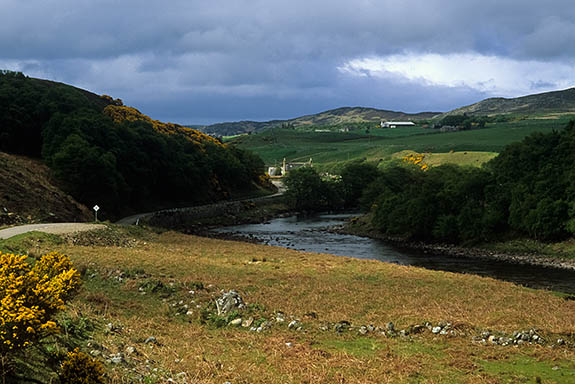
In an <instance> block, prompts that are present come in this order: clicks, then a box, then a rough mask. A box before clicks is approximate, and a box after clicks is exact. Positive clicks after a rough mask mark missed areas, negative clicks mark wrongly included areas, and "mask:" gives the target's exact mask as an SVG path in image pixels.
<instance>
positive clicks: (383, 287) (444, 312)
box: [0, 228, 575, 384]
mask: <svg viewBox="0 0 575 384" xmlns="http://www.w3.org/2000/svg"><path fill="white" fill-rule="evenodd" d="M109 232H110V233H106V232H105V231H104V232H102V231H99V232H94V233H92V234H90V233H85V234H82V235H78V236H77V237H75V238H73V239H71V241H70V240H69V241H67V242H62V241H56V240H55V238H46V237H42V241H41V242H38V241H35V240H34V239H33V237H34V236H35V235H30V236H29V238H28V239H27V240H25V239H23V238H21V239H20V240H19V242H20V246H28V247H31V250H32V251H33V252H34V253H37V252H41V251H42V249H50V250H52V249H57V250H60V251H63V252H65V253H67V254H68V255H70V257H71V258H72V260H73V262H74V263H75V265H76V266H77V267H78V268H79V269H80V270H82V271H84V277H83V281H84V288H83V290H82V292H81V293H80V295H79V296H78V297H77V298H76V299H75V300H74V301H73V302H72V304H71V306H70V307H69V309H68V310H67V313H66V316H65V317H66V318H67V321H68V323H70V324H93V330H92V331H91V332H90V333H89V338H88V339H87V340H85V341H84V344H83V349H84V350H86V351H90V350H93V349H97V350H99V351H102V355H101V357H100V358H104V357H106V356H108V355H110V354H115V353H118V352H119V353H122V354H123V356H124V361H123V362H122V363H120V364H112V363H110V364H107V370H108V372H109V377H110V381H111V382H113V383H127V382H144V383H164V382H167V380H168V379H169V378H171V379H173V380H174V382H179V383H184V382H187V383H220V384H221V383H224V382H230V383H234V384H235V383H536V382H543V383H574V382H575V363H574V361H575V350H574V349H573V348H572V347H565V346H557V347H553V348H552V347H550V346H549V345H550V344H552V343H553V341H554V340H556V339H557V337H563V338H565V339H566V340H568V342H572V340H571V338H572V335H573V332H574V331H575V301H572V300H565V299H564V298H562V297H561V295H558V294H554V293H552V292H545V291H535V290H531V289H527V288H522V287H518V286H515V285H513V284H510V283H506V282H500V281H496V280H493V279H489V278H481V277H476V276H470V275H459V274H453V273H447V272H438V271H430V270H424V269H419V268H414V267H405V266H398V265H392V264H386V263H381V262H377V261H369V260H359V259H351V258H345V257H337V256H330V255H321V254H312V253H304V252H298V251H292V250H287V249H283V248H273V247H267V246H262V245H254V244H247V243H239V242H231V241H221V240H214V239H206V238H199V237H194V236H188V235H183V234H177V233H173V232H167V233H162V234H156V233H152V232H147V231H144V230H137V229H122V228H115V229H112V230H110V231H109ZM30 237H31V238H30ZM110 239H111V240H110ZM22 244H24V245H22ZM17 246H18V244H14V243H13V244H12V247H17ZM1 247H2V244H0V248H1ZM230 289H235V290H237V291H238V292H239V293H240V295H241V296H242V297H243V299H244V301H245V303H246V305H247V308H246V309H245V311H244V312H243V313H238V314H237V316H242V317H243V318H244V319H245V318H247V317H253V318H254V321H255V323H257V324H262V323H263V321H264V319H265V320H266V321H270V324H272V325H271V326H270V328H269V329H266V330H264V331H263V332H251V331H249V330H248V329H247V328H242V327H232V326H228V325H226V323H227V321H229V320H230V319H231V318H227V319H218V318H214V317H209V316H208V317H206V313H209V311H210V308H213V303H214V300H215V299H216V298H217V297H218V296H219V295H220V294H221V293H220V292H221V290H226V291H227V290H230ZM278 311H281V312H283V313H284V314H285V319H286V321H285V322H283V323H279V322H276V321H275V320H274V318H275V317H276V314H277V312H278ZM292 319H297V320H298V321H299V323H298V325H297V327H293V328H291V329H290V328H289V327H288V325H287V324H288V323H289V322H291V321H292ZM343 320H345V321H348V322H349V323H350V324H351V325H352V327H353V330H348V331H345V332H341V333H339V332H335V331H334V330H333V326H334V324H335V323H337V322H341V321H343ZM388 322H393V323H394V325H395V328H396V329H397V330H398V331H399V330H404V329H408V328H409V327H410V326H413V325H418V324H423V323H425V322H430V323H432V324H434V325H436V324H438V323H440V322H450V323H452V329H454V330H456V331H457V335H455V336H449V335H445V336H444V335H439V334H433V333H432V332H431V331H428V330H425V331H424V332H422V333H418V334H411V335H409V336H401V335H399V334H397V336H393V337H392V336H390V335H387V336H385V335H383V334H381V333H380V332H370V333H368V334H366V335H362V334H360V333H359V332H358V330H359V327H360V326H362V325H365V326H367V325H370V324H373V325H375V326H379V327H382V328H386V324H387V323H388ZM106 324H111V326H110V325H108V326H107V325H106ZM300 326H301V327H302V329H301V330H299V331H298V330H296V329H297V328H299V327H300ZM324 327H325V328H324ZM106 329H108V330H107V331H106ZM110 329H112V331H110ZM529 329H536V330H537V333H538V334H540V335H542V337H544V338H545V339H546V340H548V342H549V344H548V345H546V346H541V345H530V344H525V345H521V346H501V345H492V344H491V343H489V342H488V343H482V342H479V343H476V342H473V341H472V338H473V336H477V335H480V334H481V332H484V331H490V332H491V333H492V334H505V335H511V334H512V333H513V332H514V331H521V330H529ZM150 336H153V337H155V338H156V340H157V342H153V343H145V342H144V341H145V340H146V339H147V338H148V337H150ZM88 342H89V343H90V344H89V345H90V346H88V344H87V343H88ZM96 346H97V347H96ZM131 347H133V348H135V349H134V350H131ZM127 351H130V352H127Z"/></svg>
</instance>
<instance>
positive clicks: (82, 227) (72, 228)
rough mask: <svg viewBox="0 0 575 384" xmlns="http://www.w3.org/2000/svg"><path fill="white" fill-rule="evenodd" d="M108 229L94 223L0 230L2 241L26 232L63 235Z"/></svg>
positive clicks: (53, 224) (30, 226) (22, 226)
mask: <svg viewBox="0 0 575 384" xmlns="http://www.w3.org/2000/svg"><path fill="white" fill-rule="evenodd" d="M99 228H106V226H105V225H104V224H93V223H52V224H28V225H20V226H18V227H12V228H7V229H2V230H0V240H2V239H8V238H10V237H12V236H16V235H21V234H23V233H26V232H32V231H38V232H44V233H53V234H63V233H73V232H83V231H91V230H93V229H99Z"/></svg>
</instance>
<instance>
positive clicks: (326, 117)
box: [203, 107, 440, 136]
mask: <svg viewBox="0 0 575 384" xmlns="http://www.w3.org/2000/svg"><path fill="white" fill-rule="evenodd" d="M438 114H440V113H439V112H422V113H413V114H411V113H404V112H394V111H386V110H382V109H375V108H363V107H343V108H337V109H332V110H329V111H325V112H320V113H317V114H313V115H306V116H302V117H297V118H294V119H288V120H272V121H266V122H256V121H240V122H230V123H219V124H214V125H210V126H208V127H205V128H204V129H203V130H204V131H205V132H210V133H214V134H218V135H221V136H233V135H238V134H242V133H254V132H261V131H263V130H266V129H270V128H278V127H282V126H283V127H290V128H298V127H300V128H301V127H309V126H326V125H332V126H333V125H345V124H358V123H375V124H379V123H380V121H381V120H410V121H418V120H425V119H431V118H432V117H433V116H436V115H438Z"/></svg>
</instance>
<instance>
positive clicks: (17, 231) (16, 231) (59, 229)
mask: <svg viewBox="0 0 575 384" xmlns="http://www.w3.org/2000/svg"><path fill="white" fill-rule="evenodd" d="M272 183H274V185H275V186H276V187H277V188H278V192H277V193H275V194H273V195H269V196H264V197H258V198H255V199H245V200H263V199H269V198H272V197H275V196H279V195H282V194H284V192H285V187H284V186H283V183H282V182H281V181H280V180H273V181H272ZM225 202H226V201H223V202H221V203H225ZM227 202H229V201H227ZM216 204H218V203H216ZM184 209H185V208H184ZM155 213H156V212H146V213H139V214H137V215H132V216H128V217H124V218H123V219H121V220H118V221H117V222H116V224H122V225H137V224H138V222H139V221H140V220H141V219H143V218H145V217H148V216H151V215H153V214H155ZM105 227H106V226H105V225H104V224H93V223H50V224H28V225H20V226H18V227H12V228H7V229H2V230H0V240H2V239H8V238H10V237H12V236H16V235H21V234H23V233H26V232H32V231H38V232H44V233H53V234H64V233H73V232H83V231H91V230H93V229H98V228H105Z"/></svg>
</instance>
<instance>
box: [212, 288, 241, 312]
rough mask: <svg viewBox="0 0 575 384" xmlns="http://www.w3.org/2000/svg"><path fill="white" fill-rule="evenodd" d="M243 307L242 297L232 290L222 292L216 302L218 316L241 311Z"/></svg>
mask: <svg viewBox="0 0 575 384" xmlns="http://www.w3.org/2000/svg"><path fill="white" fill-rule="evenodd" d="M244 307H245V304H244V301H243V300H242V297H241V296H240V294H239V293H237V292H236V291H234V290H231V291H228V292H224V293H223V294H222V296H221V297H220V298H218V299H217V300H216V308H217V310H218V316H223V315H226V314H228V313H230V312H232V311H235V310H241V309H243V308H244Z"/></svg>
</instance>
